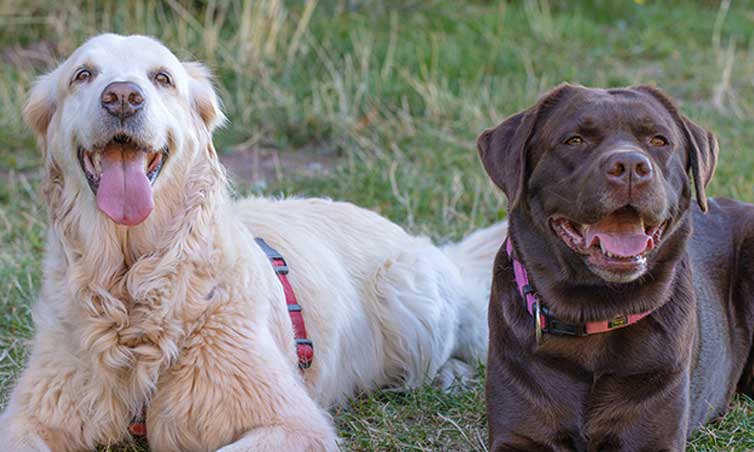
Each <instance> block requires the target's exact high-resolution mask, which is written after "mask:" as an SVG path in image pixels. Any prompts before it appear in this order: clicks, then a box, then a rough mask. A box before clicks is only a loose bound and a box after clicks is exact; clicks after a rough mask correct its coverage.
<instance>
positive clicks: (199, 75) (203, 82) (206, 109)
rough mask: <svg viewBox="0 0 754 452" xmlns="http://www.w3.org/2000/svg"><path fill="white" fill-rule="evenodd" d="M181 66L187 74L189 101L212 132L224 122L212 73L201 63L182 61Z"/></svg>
mask: <svg viewBox="0 0 754 452" xmlns="http://www.w3.org/2000/svg"><path fill="white" fill-rule="evenodd" d="M183 66H184V67H185V68H186V72H188V75H189V78H190V79H189V96H190V97H191V103H192V105H193V107H194V109H195V110H196V112H197V113H198V114H199V117H200V118H202V121H203V122H204V124H205V125H206V126H207V130H209V131H210V132H212V131H213V130H215V128H217V127H219V126H222V125H223V124H225V121H226V118H225V114H223V111H222V109H221V106H220V98H219V97H218V96H217V93H216V92H215V88H214V87H213V86H212V73H211V72H210V70H209V69H208V68H207V67H206V66H204V65H203V64H201V63H196V62H184V63H183Z"/></svg>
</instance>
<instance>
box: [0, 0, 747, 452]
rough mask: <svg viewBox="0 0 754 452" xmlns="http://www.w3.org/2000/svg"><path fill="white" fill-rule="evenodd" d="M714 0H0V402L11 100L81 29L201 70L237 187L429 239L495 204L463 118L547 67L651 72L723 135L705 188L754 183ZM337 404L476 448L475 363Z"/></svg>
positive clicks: (719, 447) (33, 239) (416, 441)
mask: <svg viewBox="0 0 754 452" xmlns="http://www.w3.org/2000/svg"><path fill="white" fill-rule="evenodd" d="M728 6H729V5H728V2H725V1H724V2H723V3H722V5H721V4H719V3H717V2H713V1H698V2H682V1H674V2H659V1H650V0H646V1H638V0H637V1H635V2H629V1H624V2H610V1H599V0H592V1H578V2H571V1H569V2H566V1H562V2H557V1H552V2H548V1H546V0H540V1H531V2H515V3H513V4H506V3H502V2H492V1H471V2H464V3H462V4H461V2H457V1H454V0H434V1H421V0H408V1H398V0H374V1H369V0H340V1H338V0H332V1H324V0H323V1H319V2H311V1H310V2H301V1H292V0H291V1H280V0H260V1H241V0H226V1H214V0H210V1H208V2H206V3H205V2H196V1H193V2H191V1H184V0H168V1H165V2H156V1H145V2H138V3H135V2H134V3H131V2H121V1H115V0H111V1H102V2H100V1H96V2H95V1H94V0H58V1H56V2H46V1H42V0H0V63H1V64H2V66H1V67H2V71H1V72H0V184H1V185H0V294H2V295H0V405H2V400H3V399H4V396H2V395H1V394H5V393H6V392H7V388H8V387H9V385H10V384H11V383H12V381H13V380H14V378H15V375H17V373H18V371H19V369H20V368H21V366H22V365H23V362H24V350H25V349H24V341H25V340H26V339H28V338H29V337H30V336H31V334H32V325H31V323H30V319H29V306H30V304H31V303H32V302H33V300H34V298H35V294H36V291H37V288H38V287H39V278H40V259H41V256H42V253H43V248H44V233H45V232H44V230H45V214H44V207H43V206H41V205H40V203H39V197H38V196H37V193H36V189H37V188H36V187H37V182H38V175H37V172H36V169H37V166H38V161H39V154H38V153H37V152H36V151H35V149H34V144H33V140H32V137H31V135H30V134H29V132H28V131H27V130H26V128H25V127H24V126H23V124H22V123H21V120H20V115H19V112H20V109H21V105H22V103H23V100H24V95H25V92H26V90H27V88H28V86H29V84H30V82H31V80H32V79H33V77H34V76H36V75H38V74H40V73H41V72H43V71H45V70H46V69H48V68H50V67H52V65H53V64H54V62H55V61H56V60H58V59H59V58H60V57H62V56H65V55H67V54H68V53H70V52H71V51H72V50H73V49H74V48H75V47H77V46H78V45H79V44H80V43H81V42H82V40H83V39H85V38H86V37H87V36H90V35H91V34H93V33H96V32H98V31H117V32H123V33H145V34H151V35H155V36H157V37H159V38H160V39H162V40H163V41H164V42H166V43H167V44H168V45H169V46H170V47H171V48H173V49H174V50H175V51H176V53H177V54H178V55H179V56H181V57H182V58H186V59H199V60H202V61H205V62H207V63H209V64H210V65H211V66H212V67H213V68H214V69H215V71H216V72H217V74H218V76H219V88H220V91H221V94H222V98H223V99H224V102H225V107H226V110H227V111H228V114H229V117H230V118H231V124H230V126H229V127H228V128H227V129H225V130H223V131H221V132H220V133H219V134H218V136H217V140H216V141H217V143H218V145H219V149H220V150H221V153H222V154H223V157H224V158H225V160H226V162H229V165H231V168H230V169H231V171H233V172H235V173H236V174H238V175H240V176H241V177H239V178H238V179H237V180H236V183H237V186H238V188H239V191H240V192H242V193H243V192H257V193H260V192H261V193H268V194H278V193H286V194H291V193H295V194H299V195H322V196H329V197H333V198H338V199H345V200H350V201H353V202H356V203H358V204H360V205H362V206H366V207H369V208H372V209H374V210H376V211H378V212H380V213H382V214H384V215H386V216H388V217H390V218H391V219H393V220H395V221H397V222H398V223H400V224H402V225H404V226H405V227H406V228H407V229H409V230H411V231H412V232H415V233H423V234H428V235H430V236H432V237H433V238H435V239H436V240H438V241H446V240H451V239H456V238H459V237H460V236H462V235H463V234H464V233H466V232H468V231H470V230H473V229H475V228H477V227H479V226H482V225H486V224H489V223H491V222H493V221H495V220H497V219H500V218H502V217H503V216H504V213H503V207H504V202H503V200H502V197H501V196H500V195H498V194H497V193H496V192H495V190H493V189H492V187H491V185H490V184H489V183H488V182H487V179H486V177H485V176H484V174H483V171H482V169H481V167H480V165H479V163H478V161H477V157H476V155H475V152H474V145H473V143H474V139H475V137H476V135H477V134H478V132H479V131H480V130H482V129H483V128H485V127H487V126H491V125H493V124H495V123H496V122H498V121H499V120H501V119H502V118H503V117H505V116H506V115H508V114H510V113H512V112H515V111H517V110H519V109H521V108H523V107H525V106H527V105H529V104H530V103H532V102H533V101H534V100H535V99H536V98H537V96H538V95H539V94H541V93H542V92H543V91H544V90H546V89H548V88H549V87H551V86H553V85H554V84H556V83H558V82H560V81H563V80H567V81H572V82H578V83H582V84H587V85H599V86H620V85H627V84H636V83H651V84H656V85H658V86H660V87H662V88H664V89H665V90H666V91H668V92H669V93H671V94H672V95H674V96H675V97H676V98H677V99H678V100H679V101H680V103H681V104H682V108H683V109H684V111H685V112H686V113H687V114H689V116H691V117H692V118H695V119H697V120H698V121H700V122H701V123H703V124H705V125H707V126H708V127H710V128H712V129H713V130H715V131H716V132H717V134H718V136H719V138H720V145H721V149H722V154H721V161H720V165H719V168H718V172H717V176H716V179H715V181H714V182H713V184H712V187H711V192H712V193H713V194H715V195H718V196H719V195H725V196H734V197H737V198H740V199H744V200H746V201H754V191H753V190H752V187H753V185H752V183H753V182H754V153H752V152H750V147H749V146H750V144H751V143H754V127H752V121H751V118H753V117H754V39H753V38H752V34H754V8H753V7H752V6H751V5H750V4H749V3H748V2H743V1H740V2H735V4H734V5H732V6H730V7H729V8H728ZM302 156H303V158H302ZM307 161H312V162H316V166H315V167H314V168H313V170H312V166H311V165H308V164H307V163H305V162H307ZM302 162H303V163H302ZM257 163H258V165H257ZM249 167H251V172H248V171H245V170H244V169H243V168H249ZM248 174H252V175H253V177H250V178H247V177H246V176H247V175H248ZM752 410H754V402H751V401H745V400H738V401H737V402H736V403H735V404H734V406H733V410H732V411H731V413H730V414H729V415H728V416H727V417H726V418H724V419H723V420H722V421H721V422H719V423H717V424H715V425H712V426H710V427H709V428H705V429H704V430H702V431H701V432H699V433H698V434H696V435H695V436H694V438H693V440H692V441H691V443H690V445H689V449H688V450H691V451H733V450H735V451H743V450H753V449H754V413H753V412H752ZM335 415H336V416H335V418H336V421H337V424H338V427H339V429H340V433H341V435H342V437H343V438H344V449H346V450H358V451H370V450H380V451H383V450H385V451H394V450H395V451H397V450H401V451H404V450H405V451H424V450H442V451H445V450H457V451H482V450H486V448H485V445H484V444H485V441H486V430H485V422H486V420H485V415H484V407H483V390H482V382H481V381H479V382H478V383H477V384H475V385H473V386H472V387H471V388H470V389H468V390H464V391H459V392H456V393H454V394H451V395H448V394H443V393H439V392H437V391H436V390H434V389H433V388H431V387H427V388H425V389H422V390H419V391H415V392H411V393H394V392H380V393H377V394H374V395H371V396H364V397H360V398H357V399H356V400H354V401H352V403H351V404H350V406H349V407H348V408H347V409H342V410H339V411H337V412H336V413H335ZM110 450H113V451H115V450H118V451H124V450H136V451H138V450H142V449H141V448H140V446H138V445H136V446H127V447H125V448H112V449H110Z"/></svg>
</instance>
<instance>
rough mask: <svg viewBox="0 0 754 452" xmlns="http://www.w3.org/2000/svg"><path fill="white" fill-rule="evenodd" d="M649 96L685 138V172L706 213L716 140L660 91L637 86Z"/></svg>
mask: <svg viewBox="0 0 754 452" xmlns="http://www.w3.org/2000/svg"><path fill="white" fill-rule="evenodd" d="M636 89H637V90H639V91H643V92H645V93H647V94H650V95H651V96H653V97H654V98H655V99H657V100H658V101H660V103H661V104H662V105H663V106H664V107H665V108H666V109H667V110H668V111H669V112H670V114H671V115H672V116H673V119H675V121H676V123H677V124H678V127H680V128H681V131H682V132H683V135H684V137H685V138H686V157H687V161H688V165H687V168H686V171H688V172H690V173H691V177H692V179H693V180H694V188H695V190H696V202H697V203H698V204H699V208H700V209H702V212H705V213H706V212H707V209H708V206H707V193H706V191H705V189H706V187H707V185H708V184H709V182H710V180H712V176H713V175H714V174H715V167H716V166H717V156H718V154H719V153H720V149H719V147H718V145H717V138H715V135H714V134H713V133H712V132H710V131H708V130H707V129H705V128H703V127H701V126H698V125H697V124H695V123H694V122H693V121H691V120H690V119H688V118H687V117H685V116H683V115H682V114H681V113H680V112H679V111H678V108H677V107H676V106H675V104H674V103H673V101H672V100H671V99H670V98H669V97H668V96H666V95H665V93H663V92H662V91H660V90H659V89H657V88H654V87H651V86H639V87H637V88H636Z"/></svg>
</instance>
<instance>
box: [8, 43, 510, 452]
mask: <svg viewBox="0 0 754 452" xmlns="http://www.w3.org/2000/svg"><path fill="white" fill-rule="evenodd" d="M24 114H25V117H26V120H27V122H28V123H29V124H30V126H31V127H32V128H33V129H34V130H35V131H36V132H37V133H38V135H39V140H40V142H41V146H42V147H43V149H44V155H45V182H44V185H43V192H44V195H45V197H46V202H47V204H48V207H49V214H50V227H49V232H48V240H47V251H46V257H45V261H44V283H43V287H42V290H41V294H40V299H39V301H38V302H37V303H36V306H35V309H34V321H35V324H36V331H37V333H36V337H35V338H34V341H33V348H32V352H31V357H30V359H29V362H28V365H27V368H26V369H25V371H24V372H23V374H22V376H21V377H20V379H19V381H18V382H17V384H16V386H15V388H14V390H13V392H12V395H11V399H10V402H9V404H8V406H7V407H6V410H5V412H4V414H3V415H2V417H1V418H0V445H2V446H0V447H2V448H3V450H12V451H14V452H31V451H35V452H41V451H54V452H65V451H81V450H88V449H92V448H94V447H95V446H96V445H97V444H114V443H117V442H120V441H122V440H124V439H127V438H129V424H130V422H131V420H132V419H133V418H134V416H135V415H137V414H139V413H140V412H141V411H142V410H146V430H147V436H148V441H149V445H150V447H151V449H152V450H153V451H155V452H167V451H171V452H172V451H214V450H217V449H221V450H222V451H224V452H230V451H275V452H281V451H285V452H290V451H321V450H327V451H330V450H337V448H338V445H337V437H336V433H335V430H334V427H333V423H332V421H331V419H330V418H329V416H328V414H327V411H326V409H327V408H328V407H331V406H333V405H335V404H338V403H341V402H343V401H345V400H346V399H347V398H348V397H351V396H353V395H354V394H356V393H358V392H360V391H368V390H372V389H374V388H378V387H381V386H385V385H399V384H402V385H406V386H408V387H414V386H417V385H420V384H422V383H423V382H424V381H426V379H432V378H435V377H437V378H439V379H440V380H441V382H444V383H447V382H448V381H450V380H452V379H453V378H454V377H457V376H462V375H464V373H466V372H469V371H470V367H469V366H468V364H473V363H475V362H476V361H477V360H484V358H485V354H486V342H487V323H486V305H487V296H488V287H489V281H490V272H491V268H492V261H493V257H494V254H495V253H496V251H497V250H498V248H499V247H500V244H501V242H502V240H503V238H504V235H505V225H504V224H498V225H496V226H492V227H491V228H488V229H485V230H482V231H479V232H476V233H474V234H472V235H471V236H470V237H468V238H467V239H465V240H464V241H462V242H461V243H459V244H456V245H450V246H447V247H445V248H442V249H439V248H437V247H435V246H433V245H432V244H431V243H430V241H429V240H427V239H426V238H419V237H412V236H409V235H408V234H406V233H405V232H404V231H403V230H402V229H401V228H400V227H398V226H396V225H395V224H393V223H390V222H389V221H388V220H386V219H384V218H381V217H380V216H378V215H376V214H375V213H372V212H370V211H367V210H364V209H360V208H358V207H355V206H353V205H351V204H346V203H338V202H332V201H329V200H323V199H291V200H270V199H264V198H252V199H246V200H243V201H239V202H233V201H231V199H230V197H229V194H228V189H227V187H226V178H225V174H224V171H223V168H222V166H221V165H220V163H219V162H218V158H217V155H216V153H215V149H214V147H213V145H212V131H213V129H215V127H216V126H217V125H219V124H221V123H222V122H223V120H224V117H223V114H222V112H221V111H220V108H219V105H218V99H217V97H216V95H215V92H214V90H213V88H212V84H211V81H210V79H209V74H208V71H207V70H206V69H205V68H204V67H203V66H201V65H199V64H197V63H182V62H180V61H178V59H176V57H175V56H174V55H173V54H172V53H171V52H170V51H169V50H168V49H167V48H165V47H164V46H163V45H161V44H160V43H159V42H157V41H155V40H153V39H151V38H147V37H143V36H129V37H123V36H117V35H112V34H106V35H101V36H97V37H95V38H93V39H91V40H89V41H88V42H86V43H85V44H84V45H83V46H81V47H80V48H79V49H78V50H76V51H75V52H74V53H73V55H72V56H71V57H70V58H68V59H67V60H66V61H65V62H64V63H63V64H61V65H60V66H59V67H58V68H57V69H55V70H54V71H53V72H51V73H50V74H48V75H46V76H44V77H42V78H41V79H40V80H39V82H38V83H37V85H36V86H35V87H34V89H33V90H32V92H31V97H30V99H29V101H28V104H27V106H26V108H25V111H24ZM256 237H261V238H263V239H264V240H265V241H267V243H269V244H270V245H271V246H272V247H274V248H275V249H277V250H278V251H279V252H280V253H281V254H282V255H283V256H284V258H285V259H286V260H287V262H288V265H289V266H290V274H289V275H288V277H289V278H290V281H291V284H292V286H293V289H294V291H295V294H296V295H297V297H298V300H299V303H300V305H301V306H302V309H303V316H304V318H305V322H306V328H307V329H308V337H309V338H310V339H311V340H313V343H314V348H315V355H314V360H313V364H312V366H311V367H310V368H308V369H305V370H300V369H299V368H298V366H297V363H298V359H297V355H296V349H297V348H296V344H295V342H294V328H293V326H292V323H291V317H290V316H289V313H288V310H287V308H286V296H285V294H284V290H283V287H282V285H281V282H280V281H279V279H278V276H277V275H276V273H275V271H274V270H273V267H272V265H271V263H270V260H269V259H268V257H267V255H266V254H265V252H264V251H263V250H262V248H260V246H259V245H258V244H257V243H255V238H256Z"/></svg>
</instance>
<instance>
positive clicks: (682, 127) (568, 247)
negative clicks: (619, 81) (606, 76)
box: [478, 85, 718, 283]
mask: <svg viewBox="0 0 754 452" xmlns="http://www.w3.org/2000/svg"><path fill="white" fill-rule="evenodd" d="M478 148H479V153H480V155H481V158H482V162H483V164H484V168H485V169H486V171H487V173H488V174H489V175H490V177H491V178H492V180H493V181H494V182H495V184H496V185H498V186H499V187H500V188H501V189H502V190H503V191H504V192H505V194H506V195H507V197H508V200H509V212H510V214H511V216H513V215H514V213H515V212H521V214H522V215H526V216H528V217H529V221H528V223H529V224H530V226H531V227H533V228H535V229H536V233H537V235H538V238H539V239H540V240H544V241H545V242H547V243H548V245H549V249H550V250H552V251H553V252H554V253H555V254H556V256H557V257H558V258H559V259H558V260H559V261H560V262H563V263H571V264H574V265H570V266H571V267H574V266H578V267H582V268H583V267H584V265H583V264H584V263H585V264H586V268H588V269H589V270H590V271H591V273H592V274H593V275H596V276H597V277H599V278H601V279H602V280H604V281H607V282H610V283H626V282H631V281H634V280H636V279H638V278H639V277H640V276H642V275H643V274H645V273H646V272H647V270H648V269H649V268H651V266H652V261H653V259H655V258H656V256H657V255H658V253H659V250H660V249H661V248H662V246H663V245H664V242H665V241H666V239H667V238H668V236H669V235H671V234H672V233H673V232H674V230H675V229H676V228H677V226H678V225H679V224H680V222H681V221H682V220H683V219H685V217H686V212H687V210H688V208H689V205H690V200H691V182H690V180H689V176H688V175H689V174H691V176H692V178H693V181H694V186H695V188H696V198H697V202H698V203H699V207H700V208H701V209H702V210H703V211H706V209H707V198H706V195H705V191H704V190H705V186H706V185H707V183H708V182H709V181H710V179H711V178H712V174H713V172H714V168H715V163H716V160H717V152H718V149H717V142H716V140H715V137H714V136H713V135H712V134H711V133H710V132H707V131H706V130H704V129H703V128H701V127H699V126H697V125H696V124H694V123H693V122H691V121H690V120H688V119H687V118H685V117H684V116H682V115H681V114H680V113H678V111H677V109H676V107H675V106H674V104H673V102H672V101H671V100H670V99H669V98H668V97H667V96H665V95H664V94H662V93H661V92H660V91H658V90H657V89H655V88H651V87H646V86H641V87H637V88H628V89H608V90H605V89H590V88H585V87H581V86H573V85H561V86H559V87H557V88H556V89H554V90H553V91H551V92H550V93H548V94H546V95H545V96H544V97H542V98H541V99H540V100H539V101H538V102H537V104H536V105H534V106H533V107H531V108H529V109H528V110H525V111H523V112H521V113H518V114H515V115H513V116H511V117H509V118H508V119H506V120H505V121H503V122H502V123H501V124H500V125H498V126H497V127H495V128H493V129H489V130H486V131H485V132H484V133H482V135H481V136H480V137H479V140H478ZM579 264H580V265H579Z"/></svg>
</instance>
